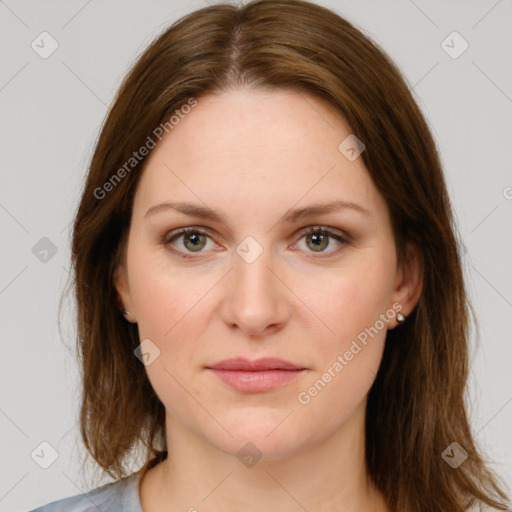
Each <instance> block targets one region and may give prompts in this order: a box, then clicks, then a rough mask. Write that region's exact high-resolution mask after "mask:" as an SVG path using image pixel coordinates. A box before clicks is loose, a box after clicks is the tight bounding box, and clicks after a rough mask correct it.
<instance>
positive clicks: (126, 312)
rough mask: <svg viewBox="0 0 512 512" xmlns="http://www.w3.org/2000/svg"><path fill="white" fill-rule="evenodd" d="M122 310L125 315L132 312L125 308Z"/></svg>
mask: <svg viewBox="0 0 512 512" xmlns="http://www.w3.org/2000/svg"><path fill="white" fill-rule="evenodd" d="M122 311H123V315H125V316H128V315H129V314H130V312H129V311H127V310H126V309H125V308H123V310H122Z"/></svg>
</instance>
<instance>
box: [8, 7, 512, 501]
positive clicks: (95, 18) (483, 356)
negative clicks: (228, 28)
mask: <svg viewBox="0 0 512 512" xmlns="http://www.w3.org/2000/svg"><path fill="white" fill-rule="evenodd" d="M319 3H321V4H322V5H325V6H328V7H332V8H334V9H336V10H337V11H338V12H339V13H340V14H342V15H344V16H346V17H347V18H348V19H349V20H350V21H351V22H353V23H355V24H356V25H357V26H358V27H359V28H361V29H362V30H363V31H364V32H365V33H366V34H368V35H370V36H371V37H372V38H373V39H374V40H375V41H376V42H377V43H379V44H380V45H381V46H382V47H383V48H384V49H385V50H386V51H387V52H388V53H389V54H390V55H391V57H392V58H393V59H394V60H395V62H397V64H398V65H399V67H400V68H401V69H402V71H403V72H404V74H405V76H406V78H407V80H408V81H409V84H410V86H411V87H412V88H413V89H414V93H415V96H416V98H417V101H418V102H419V105H420V107H421V108H422V109H423V111H424V113H425V115H426V117H427V119H428V121H429V123H430V125H431V127H432V130H433V132H434V136H435V138H436V140H437V142H438V144H439V148H440V152H441V156H442V160H443V164H444V167H445V172H446V176H447V181H448V186H449V192H450V194H451V198H452V200H453V205H454V208H455V211H456V216H457V220H458V223H459V227H460V232H461V235H462V241H463V243H464V246H465V247H466V248H467V253H466V256H465V273H466V276H467V280H468V286H469V289H470V292H471V296H472V299H473V303H474V305H475V308H476V311H477V314H478V318H479V322H480V325H481V339H480V341H479V342H478V343H477V340H476V337H475V336H473V339H472V371H471V380H470V383H469V397H470V401H471V406H470V414H471V421H472V424H473V426H474V429H475V433H476V439H477V442H478V443H479V444H480V446H481V447H482V448H483V450H484V452H485V453H486V455H487V456H488V458H489V459H491V460H493V461H494V467H495V469H496V470H497V471H498V473H499V474H500V475H501V476H502V478H503V479H504V480H505V481H506V482H507V484H508V485H509V487H511V482H512V444H511V443H510V436H511V432H512V429H511V426H512V403H511V402H512V377H511V374H510V366H511V361H512V357H511V356H512V336H511V333H512V327H511V323H510V319H511V318H512V273H511V271H510V262H511V261H512V257H511V256H512V237H511V234H512V230H511V226H512V223H511V220H512V172H511V162H512V158H511V156H512V155H511V152H512V149H511V147H512V145H511V141H512V117H511V114H512V58H511V53H512V52H511V50H512V45H511V43H512V27H511V21H512V1H511V0H498V1H496V0H485V1H484V0H482V1H467V0H466V1H451V2H427V1H426V0H415V1H412V0H401V1H392V2H391V1H386V2H382V1H377V0H372V1H370V0H365V1H357V2H356V1H355V0H352V1H348V0H346V1H343V0H340V1H322V2H319ZM205 5H206V3H205V2H204V1H203V0H201V1H199V0H197V1H194V2H176V1H152V2H142V1H139V2H135V1H123V2H121V1H117V2H116V1H113V0H107V1H101V2H100V1H98V0H89V1H84V0H72V1H69V0H68V1H66V2H64V1H63V0H62V1H58V2H56V1H46V2H36V1H34V0H31V1H25V2H20V1H16V0H5V1H2V0H0V51H1V74H0V109H1V115H0V140H1V141H2V151H1V152H0V161H1V163H0V169H1V174H0V176H1V188H0V223H1V234H2V237H1V240H2V246H1V247H2V252H1V255H2V262H1V265H0V312H1V315H2V316H1V318H2V321H1V330H2V333H1V335H2V337H1V339H2V342H1V343H2V353H1V357H0V376H1V377H0V378H1V388H0V432H1V436H0V450H1V457H0V510H1V511H23V510H27V509H29V508H32V507H35V506H36V505H40V504H42V503H46V502H48V501H51V500H54V499H57V498H61V497H64V496H68V495H71V494H77V493H80V492H84V491H87V490H89V489H90V488H91V487H90V484H89V483H88V480H86V479H85V475H84V474H83V471H82V468H81V466H80V463H79V460H80V459H79V455H80V453H81V448H80V445H79V443H78V442H77V439H78V429H77V428H76V425H77V419H76V413H77V405H78V368H77V364H76V361H75V353H74V332H75V331H74V327H73V323H72V319H73V316H72V315H73V308H74V306H73V303H72V301H71V300H70V299H68V300H66V301H65V302H64V307H63V313H62V335H61V334H60V333H59V326H58V318H57V312H58V305H59V298H60V295H61V293H62V291H63V287H64V285H65V283H66V280H67V277H68V271H69V268H70V263H69V261H70V250H69V240H70V238H69V234H70V222H71V220H72V216H73V213H74V211H75V208H76V205H77V201H78V197H79V191H80V186H81V182H82V180H83V177H84V175H85V172H86V168H87V164H88V161H89V159H90V157H91V153H92V149H93V144H94V141H95V138H96V136H97V134H98V130H99V127H100V124H101V122H102V121H103V118H104V116H105V113H106V111H107V107H108V105H109V104H110V102H111V101H112V99H113V96H114V93H115V91H116V89H117V87H118V86H119V84H120V81H121V79H122V77H123V76H124V74H125V73H126V71H127V70H128V68H129V66H130V65H131V64H132V63H133V61H134V59H135V58H136V56H137V55H138V54H139V53H140V52H141V51H142V50H143V49H144V48H145V47H146V45H147V44H148V43H149V42H150V41H151V40H152V39H153V38H154V37H155V36H156V35H157V34H158V33H160V32H161V30H162V29H163V28H164V27H166V26H167V25H168V24H170V23H171V22H172V21H174V20H175V19H176V18H178V17H179V16H181V15H183V14H185V13H187V12H189V11H191V10H194V9H196V8H199V7H203V6H205ZM43 31H47V32H49V33H50V34H51V36H52V37H53V38H54V39H55V40H56V41H57V42H58V45H59V46H58V49H57V50H56V51H55V52H54V53H53V54H52V55H51V56H50V57H48V58H47V59H43V58H41V57H40V56H39V54H38V53H36V52H35V51H34V50H33V49H32V47H31V43H32V41H34V40H36V43H37V41H38V40H39V41H40V38H38V36H39V34H40V33H41V32H43ZM453 31H457V32H459V33H460V34H461V36H462V37H463V38H464V39H465V40H466V41H467V42H468V43H469V47H468V49H467V50H466V51H465V52H464V53H462V54H461V55H460V56H459V57H458V58H452V57H451V56H450V55H448V54H447V53H446V51H445V50H444V49H443V47H442V46H441V43H442V41H443V40H445V39H446V37H447V36H448V35H449V34H451V33H452V32H453ZM449 41H450V39H448V42H449ZM47 42H48V41H47ZM39 44H41V43H39ZM448 44H450V45H452V46H454V49H452V51H457V50H458V49H460V48H461V46H460V41H457V40H454V43H450V42H449V43H448ZM45 47H46V48H48V47H49V46H48V44H46V45H45ZM43 237H47V238H48V239H49V240H51V242H52V244H54V245H55V248H56V250H57V252H56V254H54V255H53V256H52V253H51V252H50V253H48V255H47V256H46V258H47V261H46V262H45V261H41V258H42V257H43V256H42V253H40V252H39V253H38V254H37V250H35V252H36V254H34V252H33V247H34V246H36V249H37V248H38V247H39V246H38V245H36V244H38V243H39V244H43V245H44V244H48V242H47V241H43V242H40V240H41V239H42V238H43ZM43 441H46V442H48V443H50V444H51V445H52V446H53V447H54V448H55V449H56V450H57V452H58V458H57V459H56V460H55V462H54V463H53V464H52V465H51V466H50V467H48V468H47V469H43V468H42V467H40V466H39V465H38V464H37V463H36V462H35V461H34V460H33V458H32V457H31V453H32V452H33V451H34V450H36V453H39V454H40V458H39V459H37V457H36V456H35V457H34V458H35V459H36V460H39V461H40V462H41V463H44V462H45V457H46V462H49V459H48V457H49V455H48V454H49V453H50V451H49V450H48V449H46V450H45V449H44V446H43V449H42V450H43V451H42V452H41V447H40V446H39V445H40V443H41V442H43ZM38 447H39V448H38ZM38 450H39V451H38ZM41 453H44V454H45V455H44V456H42V455H41ZM105 482H106V480H105Z"/></svg>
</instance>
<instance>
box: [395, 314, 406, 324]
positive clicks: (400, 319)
mask: <svg viewBox="0 0 512 512" xmlns="http://www.w3.org/2000/svg"><path fill="white" fill-rule="evenodd" d="M406 318H407V317H406V316H405V315H403V314H402V313H398V315H396V321H397V322H398V323H399V324H403V323H404V322H405V320H406Z"/></svg>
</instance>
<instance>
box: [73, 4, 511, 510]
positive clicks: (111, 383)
mask: <svg viewBox="0 0 512 512" xmlns="http://www.w3.org/2000/svg"><path fill="white" fill-rule="evenodd" d="M242 87H243V88H249V89H257V88H265V89H289V90H294V91H296V92H298V93H301V94H305V95H307V94H309V95H314V96H315V97H316V98H319V99H321V100H323V101H324V102H326V103H327V104H329V105H330V106H332V107H334V108H335V109H336V111H337V112H339V113H340V114H342V115H343V116H344V118H345V120H346V121H347V122H348V124H349V126H350V128H351V131H352V133H354V134H355V135H356V136H357V137H358V138H359V139H360V140H361V141H363V142H364V143H365V144H366V150H365V151H364V152H363V153H362V155H361V158H363V161H364V164H365V166H366V168H367V169H368V172H369V174H370V176H371V179H372V180H373V183H374V184H375V186H376V188H377V189H378V191H379V192H380V193H381V194H382V196H383V197H384V199H385V201H386V203H387V206H388V208H389V211H390V214H391V219H392V227H393V232H394V235H395V242H396V249H397V257H398V260H399V262H401V261H403V258H404V257H405V253H404V251H405V247H406V244H407V242H410V241H412V242H414V243H415V244H416V245H417V246H418V247H419V249H420V250H421V254H422V257H423V262H424V284H423V290H422V294H421V297H420V299H419V302H418V304H417V306H416V308H415V309H414V311H413V312H412V314H411V315H410V316H409V318H408V320H407V322H406V323H405V324H403V325H402V326H400V328H399V329H394V330H391V331H388V333H387V339H386V345H385V350H384V354H383V359H382V364H381V366H380V369H379V372H378V374H377V377H376V379H375V382H374V384H373V386H372V388H371V390H370V392H369V396H368V402H367V411H366V463H367V472H368V475H369V477H370V478H371V480H372V481H373V483H374V484H375V485H376V486H377V488H378V489H379V490H380V491H381V492H382V493H383V495H384V496H385V498H386V500H387V503H388V506H389V508H390V510H392V511H396V512H404V511H407V512H412V511H420V510H421V511H423V512H425V511H429V512H447V511H449V512H459V511H460V512H462V511H464V510H467V508H468V507H470V506H473V505H477V504H479V503H486V504H488V505H491V506H494V507H495V508H498V509H500V510H505V509H506V508H507V505H506V503H505V501H506V500H508V498H507V496H506V494H505V491H504V490H503V484H502V483H501V481H500V479H499V478H498V477H497V476H496V475H495V474H494V473H493V471H492V470H491V469H490V468H489V461H487V460H484V458H483V455H482V453H481V452H480V451H479V448H477V446H476V443H475V439H474V437H473V434H472V430H471V427H470V424H469V421H468V415H467V410H466V407H467V404H466V400H467V397H466V384H467V378H468V369H469V368H468V364H469V355H468V342H469V325H468V324H469V321H470V319H471V318H474V316H475V315H474V312H473V308H472V306H471V304H470V302H469V298H468V293H467V290H466V287H465V283H464V279H463V268H462V254H461V245H460V244H459V242H458V240H459V239H460V238H459V236H458V234H457V227H456V224H455V219H454V214H453V212H452V208H451V204H450V200H449V197H448V194H447V189H446V184H445V180H444V176H443V170H442V167H441V163H440V158H439V155H438V151H437V149H436V145H435V143H434V140H433V137H432V135H431V132H430V130H429V127H428V125H427V123H426V121H425V119H424V117H423V115H422V113H421V111H420V109H419V107H418V105H417V104H416V102H415V100H414V99H413V96H412V94H411V91H410V89H409V87H408V85H407V82H406V80H405V78H404V77H403V76H402V75H401V73H400V71H399V70H398V68H397V67H396V65H395V64H394V63H393V62H392V61H391V60H390V58H389V57H388V56H387V55H386V54H385V53H384V51H383V50H382V49H381V48H380V47H379V46H378V45H377V44H376V43H375V42H373V41H372V40H371V39H370V38H369V37H368V36H367V35H364V34H363V33H362V32H361V31H360V30H359V29H358V28H356V27H355V26H354V25H353V24H351V23H350V22H349V21H347V20H345V19H344V18H342V17H340V16H339V15H338V14H337V13H335V12H333V11H331V10H329V9H327V8H324V7H321V6H318V5H316V4H313V3H309V2H306V1H302V0H277V1H276V0H272V1H269V0H256V1H252V2H249V3H247V4H245V5H242V6H234V5H229V4H219V5H212V6H210V7H206V8H203V9H200V10H197V11H195V12H192V13H191V14H188V15H186V16H184V17H183V18H181V19H180V20H178V21H177V22H175V23H174V24H172V25H171V26H170V27H168V28H166V29H165V31H163V33H161V35H159V36H158V37H157V38H156V39H155V40H154V41H153V42H152V43H151V44H150V45H149V46H148V47H147V49H146V50H145V51H144V52H143V53H142V55H140V57H139V58H138V59H137V62H136V63H135V64H134V65H133V67H132V68H131V70H130V71H129V73H128V74H127V76H126V77H125V79H124V81H123V83H122V84H121V86H120V89H119V91H118V93H117V95H116V97H115V99H114V101H113V104H112V105H111V108H110V110H109V112H108V114H107V116H106V118H105V121H104V124H103V126H102V128H101V131H100V135H99V137H98V140H97V141H96V145H95V148H94V153H93V156H92V160H91V163H90V167H89V169H88V173H87V176H86V178H85V181H84V186H83V190H82V192H81V199H80V203H79V205H78V209H77V212H76V217H75V220H74V225H73V233H72V277H73V279H74V282H73V285H74V293H75V297H76V303H77V319H76V320H77V347H78V354H79V362H80V368H81V378H82V388H81V405H80V431H81V437H82V440H83V442H84V444H85V448H86V449H87V452H88V455H89V456H92V458H93V459H94V461H96V463H97V464H98V465H99V467H100V468H102V471H103V472H104V474H105V473H106V474H108V475H110V476H111V477H112V476H113V477H115V478H124V477H125V476H127V475H128V474H129V472H128V470H127V461H128V459H129V457H130V456H132V455H133V454H134V453H139V454H140V453H142V458H143V466H142V471H143V472H145V471H147V470H148V469H149V468H150V467H152V466H153V465H155V464H157V463H158V462H160V461H161V460H163V459H165V457H166V456H167V446H166V441H165V410H164V406H163V404H162V403H161V402H160V401H159V399H158V398H157V396H156V394H155V392H154V391H153V389H152V387H151V385H150V383H149V380H148V378H147V376H146V372H145V367H144V365H143V364H141V362H140V361H139V360H138V359H137V358H136V357H135V356H134V349H135V348H136V347H137V346H138V345H139V343H140V340H139V336H138V331H137V325H136V324H132V323H129V322H126V320H125V319H124V318H123V316H122V314H121V313H120V311H119V309H120V303H119V298H118V296H117V293H116V291H115V287H114V271H115V269H116V267H117V265H118V264H119V262H120V261H122V258H123V256H124V254H125V249H126V241H127V234H128V230H129V228H130V218H131V211H132V204H133V197H134V193H135V190H136V187H137V184H138V182H139V179H140V177H141V174H142V171H143V168H144V162H145V160H146V157H143V158H140V157H139V158H138V159H137V160H136V161H134V160H133V152H134V151H136V150H138V149H139V148H141V147H142V146H144V145H145V144H147V143H148V140H149V139H148V138H151V139H155V133H157V132H155V129H157V128H158V127H159V126H165V127H166V128H165V131H170V123H169V119H171V118H172V116H173V115H176V111H180V109H182V108H183V107H184V105H186V104H189V105H190V102H191V99H193V100H195V101H198V102H199V103H200V101H201V95H202V94H205V93H208V92H211V91H228V90H230V89H233V88H242ZM165 123H167V124H165ZM171 136H172V134H171ZM127 162H130V166H129V168H127V166H126V163H127ZM123 166H124V167H123ZM121 169H124V171H125V172H124V173H123V172H122V171H120V170H121ZM114 175H116V176H117V177H116V178H115V181H114V179H113V178H114ZM475 323H476V321H475ZM453 442H457V443H458V444H459V445H460V446H461V447H463V448H464V450H466V452H467V453H468V458H467V460H465V461H464V462H463V463H462V464H461V465H460V466H459V467H458V468H457V469H453V468H452V467H451V466H450V465H449V464H447V463H446V462H445V460H443V457H442V454H443V451H444V450H445V449H446V448H447V447H449V446H450V445H451V443H453ZM507 503H508V502H507Z"/></svg>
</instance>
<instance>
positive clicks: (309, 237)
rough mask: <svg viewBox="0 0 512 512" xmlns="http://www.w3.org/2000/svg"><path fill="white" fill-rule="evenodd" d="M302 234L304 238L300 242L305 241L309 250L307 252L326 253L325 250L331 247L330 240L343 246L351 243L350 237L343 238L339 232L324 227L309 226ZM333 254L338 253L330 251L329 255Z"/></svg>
mask: <svg viewBox="0 0 512 512" xmlns="http://www.w3.org/2000/svg"><path fill="white" fill-rule="evenodd" d="M302 233H303V236H302V238H301V239H300V240H302V239H305V244H306V247H307V248H308V249H309V251H306V252H313V253H325V252H326V251H325V249H327V247H329V246H330V245H331V242H330V239H334V240H336V242H337V243H338V244H340V245H342V246H343V245H347V244H348V243H349V239H348V236H343V235H342V234H341V233H339V232H338V231H334V230H332V229H329V228H326V227H324V226H309V227H308V228H306V229H305V230H304V231H303V232H302ZM333 252H337V251H335V250H334V251H328V252H327V255H328V256H330V255H332V253H333ZM321 257H324V256H321Z"/></svg>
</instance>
